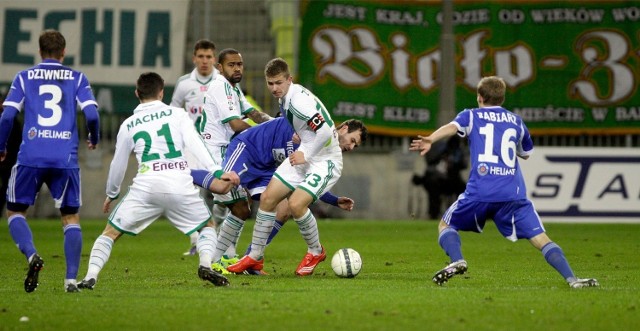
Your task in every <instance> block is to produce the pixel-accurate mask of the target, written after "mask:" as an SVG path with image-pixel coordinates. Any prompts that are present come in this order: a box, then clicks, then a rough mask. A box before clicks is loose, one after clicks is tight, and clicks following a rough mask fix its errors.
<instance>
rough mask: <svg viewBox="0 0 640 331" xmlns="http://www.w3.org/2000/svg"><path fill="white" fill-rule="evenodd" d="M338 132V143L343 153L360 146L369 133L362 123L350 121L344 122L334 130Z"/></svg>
mask: <svg viewBox="0 0 640 331" xmlns="http://www.w3.org/2000/svg"><path fill="white" fill-rule="evenodd" d="M336 130H338V142H339V144H340V149H341V150H342V151H343V152H349V151H352V150H354V149H355V148H356V147H358V146H360V145H361V144H362V143H363V142H364V141H365V140H367V137H368V136H369V132H368V131H367V127H366V126H365V125H364V123H362V121H359V120H355V119H350V120H346V121H344V122H342V123H340V125H338V127H337V128H336Z"/></svg>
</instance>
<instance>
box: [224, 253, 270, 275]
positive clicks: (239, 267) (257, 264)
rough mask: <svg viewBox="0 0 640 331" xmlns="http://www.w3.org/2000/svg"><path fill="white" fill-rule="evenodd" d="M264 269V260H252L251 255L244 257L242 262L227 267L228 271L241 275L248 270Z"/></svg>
mask: <svg viewBox="0 0 640 331" xmlns="http://www.w3.org/2000/svg"><path fill="white" fill-rule="evenodd" d="M263 267H264V259H260V260H258V261H256V260H254V259H252V258H251V256H249V255H245V256H243V257H242V258H241V259H240V261H238V262H236V263H234V264H232V265H230V266H228V267H227V270H228V271H231V272H234V273H237V274H240V273H242V272H243V271H245V270H247V269H252V270H262V268H263Z"/></svg>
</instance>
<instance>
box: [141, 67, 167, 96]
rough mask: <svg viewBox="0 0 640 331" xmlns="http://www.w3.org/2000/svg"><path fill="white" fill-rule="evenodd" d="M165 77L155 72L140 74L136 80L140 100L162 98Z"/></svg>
mask: <svg viewBox="0 0 640 331" xmlns="http://www.w3.org/2000/svg"><path fill="white" fill-rule="evenodd" d="M163 93H164V79H162V77H161V76H160V75H158V74H157V73H155V72H145V73H142V74H140V77H138V81H137V82H136V96H137V97H138V99H140V102H146V101H154V100H162V96H163Z"/></svg>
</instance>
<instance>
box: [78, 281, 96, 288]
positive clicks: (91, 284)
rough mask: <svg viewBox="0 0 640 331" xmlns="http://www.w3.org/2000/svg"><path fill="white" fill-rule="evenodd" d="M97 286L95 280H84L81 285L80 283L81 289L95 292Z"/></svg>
mask: <svg viewBox="0 0 640 331" xmlns="http://www.w3.org/2000/svg"><path fill="white" fill-rule="evenodd" d="M95 286H96V279H95V278H90V279H83V280H82V281H81V282H80V283H78V288H79V289H87V290H93V288H94V287H95Z"/></svg>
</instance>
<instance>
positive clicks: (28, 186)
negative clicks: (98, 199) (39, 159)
mask: <svg viewBox="0 0 640 331" xmlns="http://www.w3.org/2000/svg"><path fill="white" fill-rule="evenodd" d="M43 183H44V184H47V187H48V188H49V191H50V192H51V196H52V197H53V199H54V200H55V206H56V208H61V207H72V208H79V207H80V206H81V205H82V198H81V194H80V169H56V168H34V167H29V166H23V165H18V164H17V165H15V166H13V168H12V169H11V178H10V179H9V187H8V188H7V201H8V202H12V203H19V204H24V205H30V206H32V205H33V204H34V203H35V201H36V196H37V195H38V192H39V191H40V188H41V187H42V184H43Z"/></svg>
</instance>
